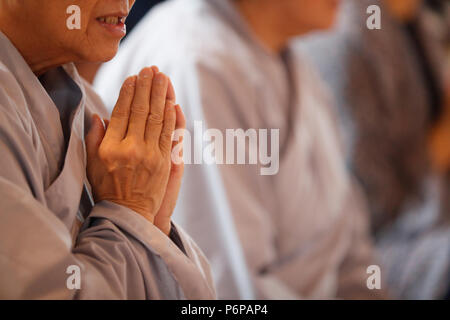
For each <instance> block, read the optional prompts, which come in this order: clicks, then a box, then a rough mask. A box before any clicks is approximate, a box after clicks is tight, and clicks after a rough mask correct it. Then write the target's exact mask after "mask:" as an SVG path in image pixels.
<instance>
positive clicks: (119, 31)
mask: <svg viewBox="0 0 450 320" xmlns="http://www.w3.org/2000/svg"><path fill="white" fill-rule="evenodd" d="M105 17H120V18H124V20H123V21H125V20H126V18H127V17H128V12H123V11H118V12H112V13H108V14H102V15H99V16H98V17H97V18H95V21H96V22H97V23H98V24H99V25H100V26H102V27H103V28H105V30H106V31H108V32H109V33H110V34H111V35H113V36H114V37H117V38H123V37H125V35H126V34H127V27H126V25H125V23H123V22H119V23H118V24H115V25H112V24H108V23H106V22H102V21H99V20H98V19H99V18H105Z"/></svg>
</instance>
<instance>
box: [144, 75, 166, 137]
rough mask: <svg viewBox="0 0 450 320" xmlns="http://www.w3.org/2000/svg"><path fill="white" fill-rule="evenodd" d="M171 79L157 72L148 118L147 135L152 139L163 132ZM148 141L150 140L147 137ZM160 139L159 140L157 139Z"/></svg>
mask: <svg viewBox="0 0 450 320" xmlns="http://www.w3.org/2000/svg"><path fill="white" fill-rule="evenodd" d="M168 83H169V79H168V78H167V76H166V75H164V74H163V73H157V74H156V75H155V77H154V79H153V84H152V93H151V102H150V115H149V117H148V119H147V129H146V130H147V131H148V134H147V133H146V137H151V138H152V139H154V138H155V136H156V137H157V138H156V139H158V138H159V135H160V134H161V129H162V124H163V121H164V109H165V106H166V96H167V88H168V85H169V84H168ZM146 141H147V142H149V140H147V139H146ZM156 141H158V140H156Z"/></svg>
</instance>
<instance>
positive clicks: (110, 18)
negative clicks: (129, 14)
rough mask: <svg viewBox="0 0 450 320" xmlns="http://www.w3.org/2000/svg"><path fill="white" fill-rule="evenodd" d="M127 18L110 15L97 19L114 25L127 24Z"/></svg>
mask: <svg viewBox="0 0 450 320" xmlns="http://www.w3.org/2000/svg"><path fill="white" fill-rule="evenodd" d="M125 19H126V17H120V16H108V17H99V18H97V21H99V22H101V23H106V24H109V25H113V26H114V25H121V24H125Z"/></svg>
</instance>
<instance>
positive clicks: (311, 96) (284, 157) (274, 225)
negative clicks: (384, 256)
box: [95, 0, 380, 299]
mask: <svg viewBox="0 0 450 320" xmlns="http://www.w3.org/2000/svg"><path fill="white" fill-rule="evenodd" d="M155 30H157V32H156V31H155ZM149 64H150V65H151V64H156V65H158V66H159V67H160V68H161V69H162V70H163V71H164V72H167V73H168V74H169V75H170V76H171V78H172V80H173V83H174V86H175V90H176V92H177V99H178V101H179V102H180V104H181V106H182V108H183V109H184V111H185V112H186V115H187V119H188V129H190V130H192V128H193V122H194V121H195V120H200V121H206V126H207V127H208V128H215V129H219V130H221V131H222V132H225V129H228V128H229V129H236V128H243V129H244V130H247V129H249V128H255V129H269V130H270V129H272V128H273V129H281V130H280V163H279V172H278V174H276V175H272V176H270V175H269V176H261V175H260V166H259V165H257V166H256V165H253V166H251V165H219V166H218V167H215V166H209V165H206V164H203V165H191V166H187V167H186V172H189V171H190V172H191V173H190V174H187V175H186V178H187V179H185V180H184V182H183V183H184V189H183V190H182V193H183V192H186V191H189V189H190V190H195V192H192V191H191V193H190V197H189V198H187V199H184V201H182V202H180V203H179V205H178V206H177V217H176V219H178V221H179V222H180V223H181V224H182V225H183V226H184V227H185V228H186V229H187V230H190V232H191V234H192V236H193V238H194V239H196V241H197V243H199V246H200V247H201V248H202V249H205V252H206V255H207V256H208V258H209V259H210V260H217V259H220V260H219V261H218V263H217V264H214V263H213V265H212V268H213V272H214V276H215V279H216V285H217V289H218V295H219V297H232V298H236V297H242V296H243V290H245V289H246V288H247V287H243V282H242V280H240V279H239V278H237V276H235V275H234V274H230V273H228V272H225V271H224V270H236V269H235V268H234V264H235V262H236V261H237V262H238V263H240V261H239V259H240V252H239V251H237V250H238V249H239V248H237V247H235V246H234V243H230V244H228V241H227V239H230V238H231V239H234V234H230V233H232V232H236V231H237V234H238V237H239V242H240V245H241V248H242V250H243V252H244V254H245V263H246V266H247V269H246V270H237V271H240V275H242V276H245V278H244V279H249V280H250V281H251V284H252V288H253V290H254V297H257V298H264V299H267V298H272V299H282V298H286V299H299V298H333V297H343V298H355V297H357V298H372V297H377V296H379V293H380V292H377V291H376V290H375V291H370V290H369V289H368V288H367V286H366V280H367V277H368V275H367V274H366V269H367V267H368V266H369V265H371V264H372V263H373V261H372V251H371V244H370V241H369V240H368V237H367V226H366V219H367V217H366V210H365V207H364V203H363V202H361V201H360V197H359V196H358V192H357V190H355V189H354V188H353V185H352V183H351V181H350V179H349V177H348V175H347V172H346V168H345V165H344V162H343V160H342V152H341V150H340V148H339V141H338V139H337V137H336V125H335V120H334V118H333V115H332V114H331V112H330V108H329V104H330V103H329V100H328V98H327V95H326V94H325V93H324V92H323V91H322V88H321V85H320V83H319V82H318V79H317V77H316V76H315V73H314V71H313V70H311V69H310V68H309V67H308V65H306V64H304V63H303V60H302V57H294V56H292V55H291V53H290V52H287V53H286V54H285V55H284V57H283V58H282V57H279V56H277V55H273V54H271V53H269V52H268V51H267V50H266V49H265V48H264V47H263V46H262V45H261V44H260V43H259V42H258V41H257V40H256V39H255V37H253V35H252V33H251V32H250V30H249V29H248V28H247V26H246V25H245V24H244V22H243V20H242V19H241V17H240V16H239V14H238V13H237V12H236V11H235V9H234V8H233V7H232V5H231V4H230V3H229V2H228V1H223V0H189V1H187V0H173V1H168V2H167V3H164V4H162V5H160V6H159V7H157V8H156V9H154V11H153V12H151V13H150V14H149V15H147V16H146V17H145V18H144V20H143V21H142V22H141V24H140V25H139V26H138V27H137V28H136V29H135V30H134V31H133V33H132V34H131V35H130V37H129V38H128V39H127V40H126V41H125V42H124V44H123V47H122V48H121V50H120V51H119V54H118V56H117V57H116V58H115V59H114V60H113V61H112V62H111V63H108V64H106V65H105V66H104V67H103V68H102V69H101V70H100V73H99V74H98V77H97V79H96V81H95V87H96V88H97V89H98V90H99V92H100V95H101V96H102V98H104V100H105V101H106V104H107V106H108V107H111V106H112V105H113V100H114V99H115V96H116V95H113V93H114V92H115V90H117V88H118V86H119V83H120V81H121V79H124V78H125V77H126V76H127V75H129V74H131V73H134V72H136V71H137V70H138V69H139V68H140V67H141V66H142V65H149ZM294 66H298V67H299V70H300V72H298V73H291V72H289V70H298V69H297V68H295V67H294ZM113 74H118V75H120V76H119V78H114V77H112V76H111V75H113ZM112 95H113V96H112ZM191 132H192V131H191ZM269 141H270V140H269ZM247 151H248V150H247ZM217 168H218V169H219V172H220V177H221V179H220V180H218V179H217V178H218V177H216V175H215V173H214V171H213V170H217ZM211 172H212V173H211ZM205 177H209V179H210V180H212V179H216V184H217V185H218V187H217V188H215V189H214V191H213V192H212V191H211V190H209V189H207V188H199V187H198V183H197V181H198V179H200V181H202V180H204V179H205ZM222 185H223V186H224V187H225V193H226V194H225V195H224V196H222V197H220V199H222V198H226V199H227V201H228V203H229V204H228V205H227V208H228V207H229V208H230V209H231V214H232V217H231V219H230V217H228V216H225V217H224V216H222V218H223V219H226V220H227V221H230V220H231V222H232V223H233V228H232V229H227V230H224V229H223V228H222V226H221V225H219V224H217V223H216V224H215V223H214V220H216V221H217V220H220V219H219V218H216V219H214V218H211V217H218V214H229V213H228V212H226V211H224V208H223V207H222V205H223V202H216V205H215V206H214V203H211V201H214V200H215V199H217V195H216V193H217V192H219V191H220V190H221V186H222ZM204 199H207V200H208V201H209V203H211V204H212V205H208V206H203V205H202V204H203V201H204ZM219 210H220V211H219ZM200 222H201V223H202V225H203V227H202V228H201V227H199V226H198V223H200ZM225 231H226V232H225ZM205 233H207V234H205ZM225 235H226V236H227V237H228V238H225V237H224V236H225ZM230 246H231V247H232V248H231V249H230V250H228V252H231V254H233V253H234V256H233V259H226V256H225V255H222V256H221V257H220V256H217V255H215V252H218V251H220V250H219V248H230ZM211 248H215V249H216V250H211ZM208 249H209V250H208ZM211 253H212V255H210V254H211ZM242 276H241V279H242ZM238 280H240V282H238ZM247 281H248V280H247ZM244 284H246V283H244Z"/></svg>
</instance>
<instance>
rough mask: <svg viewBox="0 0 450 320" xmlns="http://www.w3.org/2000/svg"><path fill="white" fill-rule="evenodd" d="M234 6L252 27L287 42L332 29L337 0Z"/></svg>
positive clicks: (251, 0)
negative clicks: (308, 33) (317, 31)
mask: <svg viewBox="0 0 450 320" xmlns="http://www.w3.org/2000/svg"><path fill="white" fill-rule="evenodd" d="M235 3H236V4H237V6H238V7H239V8H240V11H241V12H242V13H243V14H244V17H246V19H247V20H248V22H249V23H250V24H251V25H253V27H254V28H255V27H256V28H257V29H259V30H263V29H265V30H266V33H267V34H268V33H270V32H272V36H278V37H280V38H285V39H288V38H290V37H295V36H299V35H302V34H305V33H307V32H310V31H313V30H321V29H328V28H330V27H332V26H333V24H334V22H335V19H336V17H337V13H338V9H339V4H340V0H235Z"/></svg>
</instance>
